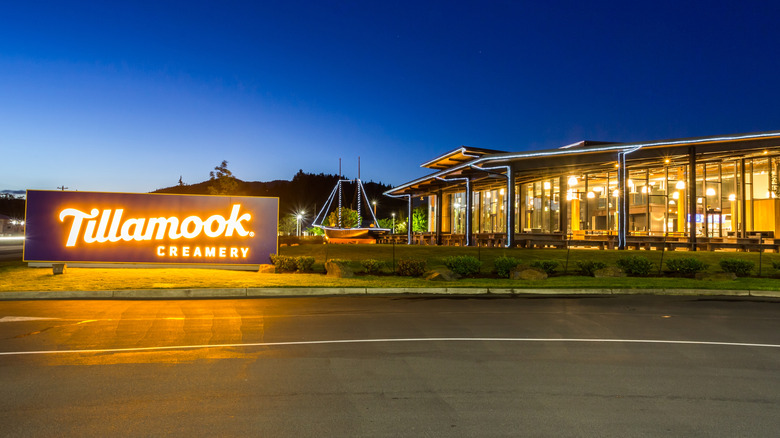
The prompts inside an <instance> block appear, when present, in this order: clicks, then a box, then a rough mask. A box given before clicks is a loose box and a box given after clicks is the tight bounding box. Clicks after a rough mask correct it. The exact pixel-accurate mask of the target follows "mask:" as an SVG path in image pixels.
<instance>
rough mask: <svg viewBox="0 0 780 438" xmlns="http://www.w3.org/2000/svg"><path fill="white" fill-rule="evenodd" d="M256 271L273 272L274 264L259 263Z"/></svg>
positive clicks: (262, 272) (274, 270)
mask: <svg viewBox="0 0 780 438" xmlns="http://www.w3.org/2000/svg"><path fill="white" fill-rule="evenodd" d="M257 272H259V273H261V274H273V273H274V272H276V266H274V265H260V267H259V268H258V269H257Z"/></svg>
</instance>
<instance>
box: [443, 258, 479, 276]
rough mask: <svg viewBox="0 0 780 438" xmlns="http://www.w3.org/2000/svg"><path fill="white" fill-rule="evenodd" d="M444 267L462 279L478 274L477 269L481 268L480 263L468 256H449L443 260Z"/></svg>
mask: <svg viewBox="0 0 780 438" xmlns="http://www.w3.org/2000/svg"><path fill="white" fill-rule="evenodd" d="M444 266H446V267H447V269H449V270H450V271H452V272H454V273H456V274H458V275H460V276H462V277H470V276H472V275H474V274H479V268H481V267H482V261H480V260H479V259H477V258H476V257H472V256H468V255H464V256H450V257H445V258H444Z"/></svg>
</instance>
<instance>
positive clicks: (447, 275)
mask: <svg viewBox="0 0 780 438" xmlns="http://www.w3.org/2000/svg"><path fill="white" fill-rule="evenodd" d="M459 278H460V275H458V274H456V273H454V272H452V271H450V270H449V269H447V268H437V269H433V270H430V271H428V272H426V273H425V279H426V280H429V281H455V280H457V279H459Z"/></svg>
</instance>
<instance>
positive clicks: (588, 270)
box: [577, 260, 607, 277]
mask: <svg viewBox="0 0 780 438" xmlns="http://www.w3.org/2000/svg"><path fill="white" fill-rule="evenodd" d="M606 267H607V264H606V263H604V262H598V261H594V260H586V261H584V262H582V261H578V262H577V270H579V271H580V274H582V275H587V276H588V277H593V273H594V272H596V271H598V270H599V269H604V268H606Z"/></svg>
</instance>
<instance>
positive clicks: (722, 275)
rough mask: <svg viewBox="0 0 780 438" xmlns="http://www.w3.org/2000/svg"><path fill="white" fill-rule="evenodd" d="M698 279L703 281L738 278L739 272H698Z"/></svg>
mask: <svg viewBox="0 0 780 438" xmlns="http://www.w3.org/2000/svg"><path fill="white" fill-rule="evenodd" d="M696 279H697V280H702V281H728V280H736V279H737V274H735V273H733V272H715V273H711V272H697V273H696Z"/></svg>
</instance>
